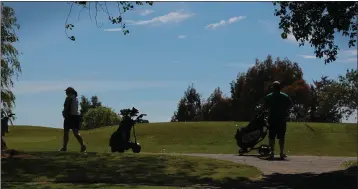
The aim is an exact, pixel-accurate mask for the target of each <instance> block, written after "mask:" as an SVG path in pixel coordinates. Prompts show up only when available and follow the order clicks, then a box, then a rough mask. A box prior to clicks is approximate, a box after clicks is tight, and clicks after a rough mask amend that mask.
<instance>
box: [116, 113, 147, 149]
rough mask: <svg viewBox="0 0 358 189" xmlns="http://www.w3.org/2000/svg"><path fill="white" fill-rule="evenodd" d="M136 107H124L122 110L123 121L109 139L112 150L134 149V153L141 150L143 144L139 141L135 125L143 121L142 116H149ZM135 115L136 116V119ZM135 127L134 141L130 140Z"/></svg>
mask: <svg viewBox="0 0 358 189" xmlns="http://www.w3.org/2000/svg"><path fill="white" fill-rule="evenodd" d="M138 113H139V111H138V110H137V109H135V108H134V107H133V108H132V109H123V110H121V111H120V115H121V116H122V121H121V122H120V123H119V127H118V129H117V130H116V131H115V132H114V133H113V134H112V136H111V138H110V140H109V146H110V147H111V152H121V153H123V152H124V151H127V150H129V149H132V151H133V152H134V153H139V152H140V151H141V146H140V144H139V143H137V136H136V133H135V128H134V125H135V124H136V123H140V122H142V118H143V117H144V116H147V115H146V114H140V115H139V116H138ZM134 117H136V118H135V119H134ZM132 129H133V135H134V142H132V141H130V135H131V130H132Z"/></svg>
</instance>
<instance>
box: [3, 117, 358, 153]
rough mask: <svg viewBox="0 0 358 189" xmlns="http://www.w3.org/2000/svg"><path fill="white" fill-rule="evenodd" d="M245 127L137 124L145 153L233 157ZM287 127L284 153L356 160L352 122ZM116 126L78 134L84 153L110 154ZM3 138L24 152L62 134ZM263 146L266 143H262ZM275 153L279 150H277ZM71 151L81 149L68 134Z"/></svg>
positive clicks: (52, 145) (30, 131)
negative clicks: (238, 134)
mask: <svg viewBox="0 0 358 189" xmlns="http://www.w3.org/2000/svg"><path fill="white" fill-rule="evenodd" d="M236 124H237V125H239V126H245V125H246V123H235V122H187V123H150V124H138V125H137V126H136V131H137V136H138V140H139V142H140V143H141V145H142V150H143V152H154V153H156V152H161V153H163V152H170V153H173V152H176V153H212V154H216V153H226V154H233V153H237V146H236V141H235V139H234V134H235V132H236V129H237V127H236V126H235V125H236ZM308 125H309V126H311V127H313V129H314V130H315V132H312V131H311V130H310V129H308V128H307V127H305V126H304V124H303V123H288V128H287V142H286V149H287V154H288V155H318V156H323V155H325V156H356V141H357V126H356V124H330V123H327V124H326V123H308ZM116 129H117V126H113V127H103V128H99V129H94V130H89V131H81V134H82V135H83V137H84V140H85V142H86V143H87V146H88V151H91V152H108V151H109V147H108V140H109V137H110V135H111V134H112V132H113V131H115V130H116ZM5 140H6V141H7V142H8V146H9V147H10V148H13V149H17V150H26V151H54V150H56V149H59V148H60V146H61V143H62V130H61V129H54V128H46V127H33V126H11V127H10V133H9V134H8V135H6V137H5ZM263 143H267V140H264V141H263ZM276 149H278V148H276ZM68 150H69V151H79V146H78V144H77V142H76V141H75V139H74V137H73V136H72V135H71V138H70V143H69V148H68Z"/></svg>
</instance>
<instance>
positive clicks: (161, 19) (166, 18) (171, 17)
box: [125, 10, 194, 25]
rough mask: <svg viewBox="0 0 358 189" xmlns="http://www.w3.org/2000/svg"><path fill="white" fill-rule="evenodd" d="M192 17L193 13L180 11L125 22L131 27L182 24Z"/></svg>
mask: <svg viewBox="0 0 358 189" xmlns="http://www.w3.org/2000/svg"><path fill="white" fill-rule="evenodd" d="M192 16H194V14H193V13H188V12H184V11H182V10H179V11H175V12H170V13H168V14H166V15H163V16H157V17H154V18H152V19H150V20H137V21H135V20H126V21H125V22H126V23H128V24H131V25H148V24H168V23H173V22H177V23H178V22H182V21H184V20H186V19H188V18H190V17H192Z"/></svg>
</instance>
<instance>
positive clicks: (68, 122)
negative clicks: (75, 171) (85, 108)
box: [60, 87, 86, 152]
mask: <svg viewBox="0 0 358 189" xmlns="http://www.w3.org/2000/svg"><path fill="white" fill-rule="evenodd" d="M65 91H66V100H65V103H64V108H63V111H62V116H63V118H64V121H63V147H62V148H61V149H60V151H63V152H64V151H67V143H68V139H69V132H70V129H71V130H72V133H73V135H74V136H75V138H76V139H77V141H78V143H80V145H81V152H85V151H86V146H85V145H84V144H83V139H82V137H81V135H80V133H79V130H80V126H81V118H80V114H79V112H78V99H77V91H76V90H75V89H74V88H72V87H68V88H67V89H66V90H65Z"/></svg>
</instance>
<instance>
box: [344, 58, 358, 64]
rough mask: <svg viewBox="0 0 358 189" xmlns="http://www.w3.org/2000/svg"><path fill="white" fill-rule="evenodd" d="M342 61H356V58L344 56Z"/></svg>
mask: <svg viewBox="0 0 358 189" xmlns="http://www.w3.org/2000/svg"><path fill="white" fill-rule="evenodd" d="M342 62H356V63H357V58H346V59H344V60H342Z"/></svg>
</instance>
